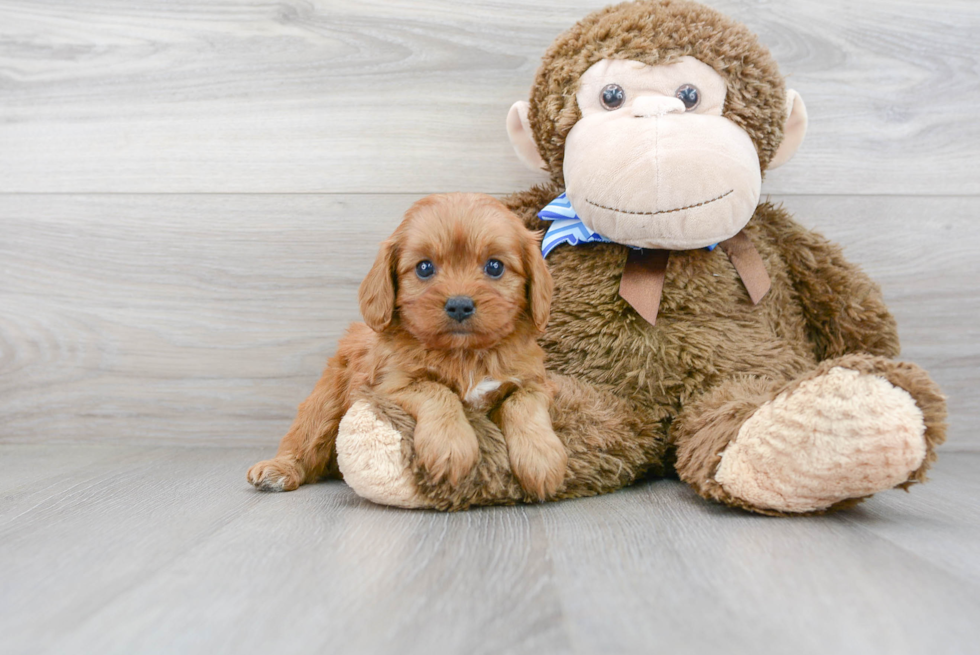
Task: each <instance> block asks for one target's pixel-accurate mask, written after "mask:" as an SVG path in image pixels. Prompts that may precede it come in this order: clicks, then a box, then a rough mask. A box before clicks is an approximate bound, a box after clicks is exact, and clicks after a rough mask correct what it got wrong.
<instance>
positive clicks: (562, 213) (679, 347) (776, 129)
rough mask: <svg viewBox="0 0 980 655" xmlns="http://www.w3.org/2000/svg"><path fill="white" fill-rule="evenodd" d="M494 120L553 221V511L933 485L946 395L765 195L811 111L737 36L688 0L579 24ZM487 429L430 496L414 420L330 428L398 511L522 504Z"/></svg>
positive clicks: (521, 207)
mask: <svg viewBox="0 0 980 655" xmlns="http://www.w3.org/2000/svg"><path fill="white" fill-rule="evenodd" d="M507 130H508V133H509V134H510V137H511V140H512V142H513V144H514V147H515V149H516V151H517V153H518V155H519V156H520V157H521V159H522V160H523V161H524V162H525V163H527V164H528V165H530V166H531V167H532V168H540V169H543V170H545V171H548V172H549V173H550V174H551V184H549V185H547V186H543V187H536V188H532V189H531V190H529V191H526V192H524V193H519V194H516V195H514V196H511V197H510V198H508V199H507V200H506V203H507V204H508V206H510V207H511V208H512V209H513V210H514V211H515V212H517V213H518V215H520V216H522V217H523V218H524V219H525V221H526V223H527V225H528V226H530V227H532V228H534V229H541V230H545V231H547V234H546V236H545V239H544V247H543V250H544V251H545V253H546V255H547V261H548V264H549V267H550V269H551V273H552V275H553V277H554V280H555V290H556V293H555V298H554V302H553V305H552V316H551V321H550V323H549V325H548V328H547V332H546V334H545V335H544V338H543V345H544V347H545V350H546V351H547V353H548V368H549V371H550V373H551V376H552V378H551V379H552V381H553V383H554V386H555V405H554V407H553V409H552V422H553V425H554V428H555V432H556V433H557V434H558V436H559V437H560V438H561V439H562V441H563V442H564V443H565V445H566V448H567V450H568V455H569V457H568V473H567V476H566V478H565V481H564V484H563V485H562V487H561V488H560V489H559V491H558V493H557V495H556V496H555V497H556V498H573V497H579V496H587V495H592V494H599V493H606V492H609V491H613V490H615V489H619V488H620V487H623V486H624V485H628V484H630V483H631V482H633V481H634V480H636V479H637V478H638V477H640V476H643V475H647V474H653V475H667V474H670V473H672V472H676V474H677V475H678V476H679V477H680V478H681V479H682V480H684V481H685V482H687V483H688V484H690V485H691V487H692V488H693V489H694V490H695V491H696V492H697V493H698V494H700V495H702V496H704V497H705V498H709V499H712V500H716V501H719V502H722V503H726V504H728V505H733V506H736V507H741V508H745V509H748V510H752V511H755V512H760V513H764V514H779V515H788V514H806V513H819V512H826V511H829V510H835V509H839V508H842V507H848V506H850V505H853V504H855V503H856V502H858V501H860V500H861V499H863V498H866V497H868V496H870V495H871V494H874V493H876V492H878V491H882V490H885V489H890V488H892V487H906V486H908V485H910V484H913V483H915V482H921V481H922V480H924V477H925V471H926V469H927V467H928V466H929V464H930V463H931V462H932V460H933V459H934V458H935V452H934V449H935V447H936V446H937V445H938V444H939V443H941V442H942V441H943V439H944V436H945V425H944V420H945V415H946V409H945V403H944V399H943V396H942V394H941V393H940V391H939V389H938V388H937V386H936V384H935V383H934V382H933V381H932V380H931V379H930V378H929V376H928V375H927V374H926V373H925V372H924V371H923V370H921V369H920V368H918V367H916V366H915V365H913V364H907V363H900V362H896V361H895V360H894V359H893V358H894V357H895V356H896V355H898V352H899V345H898V335H897V332H896V328H895V321H894V319H893V318H892V316H891V315H890V314H889V312H888V309H887V308H886V307H885V305H884V302H883V301H882V297H881V293H880V291H879V288H878V286H877V285H876V284H875V283H874V282H872V281H871V280H870V279H869V278H868V277H867V276H866V275H865V274H864V273H862V272H861V271H860V270H859V269H858V268H857V267H856V266H854V265H853V264H851V263H849V262H848V261H846V260H845V259H844V257H843V256H842V255H841V250H840V248H839V247H837V246H836V245H834V244H832V243H829V242H828V241H826V240H825V239H824V238H823V237H821V236H819V235H817V234H815V233H813V232H810V231H807V230H805V229H803V228H802V227H800V226H799V225H797V223H796V222H794V220H793V219H792V217H791V216H790V215H789V214H788V213H787V212H786V211H785V210H783V209H782V208H779V207H774V206H772V205H770V204H768V203H762V204H758V202H759V196H760V185H761V181H762V175H763V173H764V172H765V171H766V170H767V169H770V168H774V167H776V166H778V165H780V164H783V163H784V162H786V161H787V160H788V159H789V158H790V157H791V156H792V155H793V153H794V152H795V150H796V148H797V147H798V146H799V144H800V142H801V141H802V139H803V134H804V132H805V130H806V110H805V109H804V106H803V102H802V100H801V99H800V97H799V96H798V95H797V94H796V93H795V92H793V91H787V90H786V89H785V87H784V83H783V79H782V78H781V77H780V75H779V72H778V70H777V67H776V64H775V62H774V61H773V59H772V57H771V56H770V54H769V53H768V51H767V50H766V49H765V48H763V47H762V46H761V45H760V44H759V43H758V41H757V40H756V38H755V36H754V35H753V34H751V33H750V32H749V31H748V30H747V29H746V28H745V27H744V26H742V25H740V24H738V23H735V22H733V21H731V20H730V19H728V18H726V17H724V16H722V15H721V14H719V13H717V12H716V11H714V10H711V9H708V8H706V7H703V6H701V5H698V4H695V3H693V2H689V1H687V0H639V1H637V2H629V3H624V4H620V5H616V6H613V7H609V8H606V9H604V10H601V11H598V12H596V13H593V14H591V15H590V16H587V17H586V18H585V19H583V20H582V21H581V22H580V23H578V24H577V25H575V26H574V27H573V28H572V29H570V30H569V31H568V32H566V33H565V34H562V35H561V36H560V37H558V39H557V40H556V41H555V43H554V44H553V45H552V46H551V48H550V49H549V50H548V52H547V53H546V54H545V57H544V61H543V63H542V65H541V68H540V69H539V71H538V73H537V77H536V78H535V81H534V86H533V88H532V89H531V98H530V102H518V103H517V104H515V105H514V107H512V108H511V112H510V115H509V116H508V119H507ZM716 245H717V246H718V247H714V246H716ZM492 417H493V414H492V412H491V414H490V415H489V417H488V416H487V415H483V414H477V413H473V414H471V415H470V420H471V423H472V424H473V426H474V429H475V430H476V432H477V434H478V435H479V436H480V438H481V443H482V446H481V456H482V459H481V461H480V463H479V465H478V466H477V468H476V469H475V470H474V471H473V473H472V474H471V475H470V476H469V477H468V478H467V479H466V480H464V481H462V482H461V483H459V484H456V485H450V484H449V483H445V482H443V483H439V484H433V483H432V482H431V480H430V478H429V477H428V476H427V474H426V471H425V470H424V469H422V468H421V467H420V466H419V465H418V463H417V462H416V460H415V458H414V455H413V451H412V421H411V419H410V418H409V417H408V416H407V415H406V414H405V413H404V412H403V411H401V410H400V409H399V408H397V407H394V406H391V405H388V404H385V403H384V402H383V401H381V400H379V399H376V398H374V399H372V398H368V399H366V400H364V401H362V402H360V403H358V404H356V405H355V406H354V407H353V408H352V409H351V411H350V412H349V413H348V414H347V416H346V417H345V419H344V422H343V423H342V425H341V431H340V435H339V437H338V440H337V457H338V461H339V467H340V469H341V471H342V472H343V474H344V478H345V480H346V481H347V483H348V484H350V485H351V486H352V487H353V488H354V490H355V491H356V492H357V493H358V494H360V495H362V496H364V497H366V498H369V499H371V500H374V501H376V502H379V503H384V504H389V505H398V506H403V507H434V508H438V509H447V510H448V509H461V508H465V507H468V506H470V505H474V504H504V503H515V502H522V501H527V500H530V499H529V498H527V497H526V496H525V494H524V492H523V490H522V489H521V487H520V485H519V484H518V483H517V481H516V480H515V479H514V477H513V476H512V474H511V472H510V469H509V463H508V457H507V453H506V448H505V446H504V442H503V438H502V436H501V434H500V431H499V430H498V429H497V427H496V426H495V425H494V423H493V421H492Z"/></svg>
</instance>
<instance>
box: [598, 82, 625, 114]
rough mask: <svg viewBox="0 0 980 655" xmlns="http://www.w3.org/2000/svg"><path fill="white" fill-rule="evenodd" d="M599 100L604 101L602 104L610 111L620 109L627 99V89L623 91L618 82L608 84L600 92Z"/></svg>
mask: <svg viewBox="0 0 980 655" xmlns="http://www.w3.org/2000/svg"><path fill="white" fill-rule="evenodd" d="M599 100H600V101H601V102H602V106H603V107H605V108H606V109H608V110H609V111H612V110H613V109H619V108H620V107H622V106H623V102H625V101H626V91H623V87H621V86H619V85H618V84H607V85H606V86H604V87H603V89H602V93H601V94H599Z"/></svg>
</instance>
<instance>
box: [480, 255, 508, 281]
mask: <svg viewBox="0 0 980 655" xmlns="http://www.w3.org/2000/svg"><path fill="white" fill-rule="evenodd" d="M483 270H484V272H486V274H487V275H489V276H490V277H492V278H494V279H497V278H499V277H500V276H501V275H503V274H504V263H503V262H502V261H500V260H499V259H491V260H489V261H488V262H487V264H486V266H484V267H483Z"/></svg>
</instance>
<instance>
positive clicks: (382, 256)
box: [357, 237, 397, 332]
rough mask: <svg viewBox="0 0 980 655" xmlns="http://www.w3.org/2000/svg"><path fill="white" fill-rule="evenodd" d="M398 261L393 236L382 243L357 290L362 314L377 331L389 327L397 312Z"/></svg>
mask: <svg viewBox="0 0 980 655" xmlns="http://www.w3.org/2000/svg"><path fill="white" fill-rule="evenodd" d="M396 263H397V253H396V247H395V238H394V237H392V238H390V239H388V240H387V241H385V242H384V243H382V244H381V250H379V251H378V257H377V259H375V260H374V266H372V267H371V270H370V271H369V272H368V274H367V277H365V278H364V281H363V282H361V287H360V288H359V289H358V290H357V300H358V302H360V304H361V316H363V317H364V322H365V323H367V324H368V327H370V328H371V329H372V330H374V331H375V332H381V331H382V330H384V329H385V328H386V327H388V325H389V324H390V323H391V319H392V317H393V316H394V314H395V286H396V273H397V272H396V270H395V266H396Z"/></svg>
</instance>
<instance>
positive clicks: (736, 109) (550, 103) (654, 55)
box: [528, 0, 786, 200]
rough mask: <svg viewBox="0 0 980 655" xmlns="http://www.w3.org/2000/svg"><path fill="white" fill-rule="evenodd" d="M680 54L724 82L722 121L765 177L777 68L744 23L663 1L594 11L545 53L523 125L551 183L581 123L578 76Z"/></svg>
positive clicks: (781, 110) (778, 105)
mask: <svg viewBox="0 0 980 655" xmlns="http://www.w3.org/2000/svg"><path fill="white" fill-rule="evenodd" d="M684 56H692V57H695V58H697V59H698V60H700V61H701V62H702V63H705V64H707V65H709V66H711V67H712V68H714V69H715V70H716V71H717V72H718V73H719V74H721V75H722V76H723V77H725V78H726V79H727V80H728V97H727V100H726V102H725V109H724V112H723V115H724V116H725V117H726V118H728V119H729V120H731V121H732V122H733V123H735V124H736V125H738V126H739V127H741V128H742V129H744V130H745V131H746V132H748V134H749V136H750V137H751V138H752V141H753V143H755V146H756V150H757V151H758V153H759V161H760V162H761V163H762V170H763V171H765V169H766V166H767V165H768V163H769V161H770V160H771V159H772V157H773V155H774V154H775V153H776V149H777V148H778V147H779V143H780V141H782V138H783V133H782V125H783V118H784V115H785V103H786V89H785V86H784V83H783V79H782V77H780V75H779V70H778V67H777V66H776V62H775V61H774V60H773V58H772V56H771V55H770V54H769V51H768V50H766V49H765V48H764V47H762V46H761V45H760V44H759V42H758V39H756V37H755V35H754V34H752V33H751V32H750V31H749V30H748V29H747V28H746V27H745V26H744V25H741V24H739V23H736V22H735V21H733V20H730V19H729V18H726V17H725V16H723V15H721V14H719V13H718V12H716V11H714V10H713V9H710V8H708V7H705V6H703V5H699V4H697V3H694V2H687V1H686V0H662V1H660V2H625V3H622V4H618V5H613V6H610V7H607V8H605V9H602V10H599V11H597V12H594V13H592V14H590V15H589V16H587V17H585V18H584V19H582V20H581V21H579V23H578V24H576V25H575V26H574V27H572V28H571V29H570V30H568V31H567V32H565V33H564V34H562V35H561V36H560V37H558V38H557V39H556V40H555V42H554V43H553V44H552V45H551V47H550V48H549V49H548V51H547V52H546V53H545V55H544V59H543V61H542V64H541V67H540V68H539V69H538V73H537V76H536V77H535V80H534V87H533V88H532V90H531V106H530V110H529V112H528V119H529V120H530V122H531V127H532V129H533V131H534V136H535V140H536V142H537V144H538V151H539V152H540V153H541V156H542V157H543V158H544V160H545V163H546V164H547V165H548V170H549V172H550V173H551V176H552V180H554V181H555V182H556V183H558V184H561V183H562V181H563V180H564V175H563V173H562V160H563V159H564V156H565V137H566V136H568V133H569V131H571V129H572V127H573V126H574V125H575V123H577V122H578V120H579V118H580V117H581V114H580V113H579V109H578V104H577V103H576V101H575V93H576V91H577V90H578V87H577V85H578V80H579V78H580V77H581V76H582V73H584V72H585V71H586V70H588V68H589V67H590V66H592V64H594V63H596V62H598V61H600V60H602V59H632V60H634V61H639V62H642V63H644V64H647V65H650V66H656V65H659V64H669V63H671V62H673V61H675V60H677V59H679V58H680V57H684ZM549 200H550V198H549Z"/></svg>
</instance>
